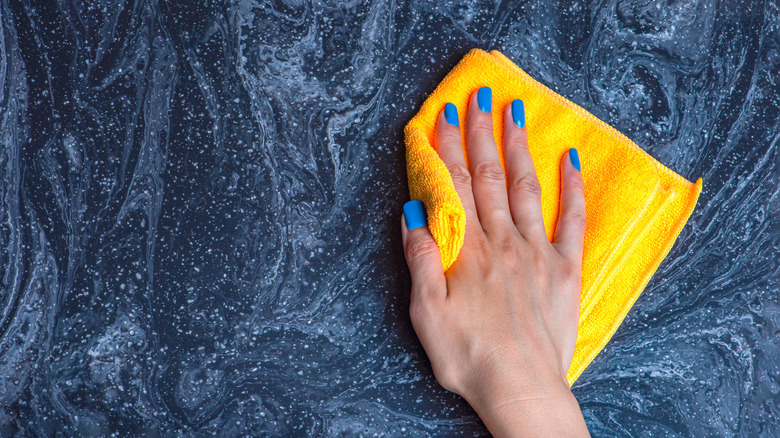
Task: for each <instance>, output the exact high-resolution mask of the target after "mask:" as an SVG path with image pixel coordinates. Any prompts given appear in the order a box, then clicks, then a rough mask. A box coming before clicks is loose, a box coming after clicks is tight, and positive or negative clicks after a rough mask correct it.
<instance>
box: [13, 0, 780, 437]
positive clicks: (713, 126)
mask: <svg viewBox="0 0 780 438" xmlns="http://www.w3.org/2000/svg"><path fill="white" fill-rule="evenodd" d="M779 17H780V9H779V8H778V3H777V2H776V1H775V0H768V1H765V0H764V1H762V0H755V1H754V0H748V1H742V2H737V1H728V0H726V1H721V2H713V1H707V0H699V1H696V0H682V1H655V0H635V1H621V2H616V1H612V0H607V1H601V2H592V3H586V2H582V1H574V2H569V1H547V0H537V1H528V2H519V1H518V2H512V1H501V2H486V1H479V2H449V1H439V2H427V1H401V2H396V1H326V2H322V1H316V2H310V1H302V0H286V1H283V0H276V1H265V2H261V1H249V0H230V1H224V2H217V1H210V0H198V1H171V2H165V1H157V0H135V1H134V0H116V1H98V0H95V1H78V0H72V1H64V0H63V1H59V2H56V1H52V0H2V1H0V21H1V22H2V24H1V30H2V31H1V32H0V50H2V53H0V76H1V77H2V89H0V110H1V111H2V113H1V116H2V117H1V118H0V136H1V138H2V148H0V172H2V180H1V182H0V218H1V220H0V436H33V435H37V436H61V435H64V436H73V435H79V436H107V435H111V434H115V435H116V436H140V435H147V436H171V435H175V436H211V435H213V434H221V435H224V436H239V435H264V436H485V435H487V434H488V433H487V431H486V430H485V429H484V426H483V425H482V423H481V422H480V421H479V418H478V417H477V416H476V415H475V414H474V412H473V411H472V410H471V409H470V407H469V406H468V405H467V404H466V403H465V402H464V401H463V400H462V399H460V398H459V397H458V396H455V395H453V394H451V393H448V392H446V391H444V390H443V389H441V388H440V387H439V386H438V385H437V383H436V381H435V379H434V378H433V376H432V373H431V370H430V365H429V363H428V361H427V359H426V357H425V354H424V352H423V351H422V349H421V347H420V345H419V343H418V341H417V338H416V336H415V335H414V332H413V330H412V327H411V323H410V321H409V318H408V304H407V303H408V295H409V287H410V284H409V279H408V272H407V270H406V265H405V263H404V260H403V255H402V252H401V248H400V233H399V228H400V213H401V206H402V204H403V202H404V201H406V200H407V199H408V191H407V188H406V173H405V163H404V149H403V143H402V128H403V126H404V124H405V122H406V121H407V120H408V119H409V118H410V117H411V116H412V115H413V113H414V112H415V109H416V108H417V107H418V106H419V105H420V103H421V102H422V101H423V99H424V98H425V97H426V95H427V94H428V93H430V92H431V91H432V90H433V88H434V87H435V85H436V84H437V83H438V82H439V81H440V80H441V79H442V78H443V77H444V75H445V74H446V73H447V72H448V71H449V69H450V68H451V67H452V66H453V65H455V63H456V62H457V61H458V60H459V59H460V58H461V57H462V56H463V55H464V54H465V53H466V52H467V51H468V50H469V49H471V48H473V47H480V48H483V49H499V50H501V51H503V52H504V53H505V54H506V55H507V56H509V57H510V58H511V59H513V60H515V61H516V63H517V64H518V65H519V66H520V67H521V68H523V69H525V70H526V71H527V72H529V73H530V74H531V75H532V76H534V77H536V78H537V79H539V80H541V81H542V82H543V83H545V84H547V85H549V86H550V87H552V88H553V89H555V90H557V91H558V92H559V93H561V94H562V95H564V96H566V97H569V98H570V99H572V100H574V101H575V102H577V103H578V104H580V105H582V106H583V107H585V108H586V109H588V110H589V111H591V112H592V113H594V114H595V115H596V116H598V117H600V118H602V119H603V120H605V121H606V122H608V123H610V124H611V125H613V126H615V127H616V128H618V129H619V130H621V131H623V132H624V133H625V134H627V135H628V136H629V137H630V138H632V139H633V140H634V141H636V142H637V143H638V144H639V145H640V147H642V148H643V149H645V150H646V151H647V152H648V153H650V154H651V155H652V156H654V157H656V158H657V159H659V160H660V161H661V162H662V163H664V164H666V165H667V166H669V167H671V168H672V169H674V170H676V171H677V172H679V173H680V174H682V175H683V176H684V177H686V178H688V179H691V180H695V179H696V178H698V177H703V178H704V182H705V183H704V192H703V193H702V196H701V198H700V201H699V205H698V207H697V209H696V211H695V212H694V214H693V216H692V218H691V220H690V222H689V223H688V225H687V226H686V227H685V229H684V230H683V232H682V234H681V236H680V238H679V240H678V241H677V243H676V245H675V247H674V248H673V250H672V251H671V253H670V254H669V256H668V258H667V259H666V260H665V261H664V262H663V263H662V264H661V267H660V269H659V270H658V272H657V273H656V275H655V276H654V277H653V279H652V281H651V282H650V284H649V285H648V287H647V289H646V291H645V293H644V294H643V295H642V296H641V297H640V299H639V300H638V301H637V303H636V306H635V307H634V309H633V310H632V311H631V313H630V314H629V316H628V317H627V319H626V321H625V323H624V324H623V325H622V327H621V328H620V329H619V330H618V332H617V334H616V335H615V337H614V338H613V340H612V341H611V343H610V344H609V345H608V346H607V348H606V349H605V350H604V351H603V352H602V354H601V355H600V356H599V357H598V358H597V359H596V360H595V361H594V362H593V364H592V365H591V366H590V368H589V369H588V370H587V371H586V372H585V373H584V374H583V375H582V377H581V378H580V379H579V381H578V382H577V383H576V385H575V386H574V393H575V395H576V396H577V397H578V399H579V400H580V402H581V405H582V408H583V412H584V415H585V418H586V420H587V423H588V425H589V427H590V428H591V431H592V432H593V434H594V435H595V436H768V437H769V436H778V434H780V425H779V423H780V407H779V406H780V302H779V300H778V275H779V274H780V271H779V269H780V268H779V267H778V265H779V264H780V263H779V262H778V252H779V251H780V248H779V246H780V234H779V232H778V228H777V218H778V215H780V190H779V189H778V143H779V142H780V110H779V109H778V108H779V107H780V98H779V97H778V96H780V84H779V83H778V81H779V80H780V79H779V78H780V18H779ZM528 123H529V124H532V123H533V120H528ZM582 159H583V160H587V157H582Z"/></svg>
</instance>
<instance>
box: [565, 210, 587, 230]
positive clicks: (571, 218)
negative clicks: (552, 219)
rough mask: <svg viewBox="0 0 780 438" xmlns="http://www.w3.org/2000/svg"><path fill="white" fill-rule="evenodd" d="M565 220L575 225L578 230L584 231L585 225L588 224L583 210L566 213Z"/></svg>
mask: <svg viewBox="0 0 780 438" xmlns="http://www.w3.org/2000/svg"><path fill="white" fill-rule="evenodd" d="M566 221H567V222H568V223H569V225H571V226H573V227H576V228H577V229H578V230H580V231H585V227H586V226H587V224H588V219H587V217H586V216H585V213H583V212H579V211H577V212H573V213H569V214H568V215H566Z"/></svg>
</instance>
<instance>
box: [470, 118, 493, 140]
mask: <svg viewBox="0 0 780 438" xmlns="http://www.w3.org/2000/svg"><path fill="white" fill-rule="evenodd" d="M469 128H470V130H471V135H473V136H474V137H477V138H480V139H483V138H484V139H490V140H495V139H494V137H493V119H492V118H490V117H486V118H484V119H478V120H473V121H472V122H471V124H470V125H469Z"/></svg>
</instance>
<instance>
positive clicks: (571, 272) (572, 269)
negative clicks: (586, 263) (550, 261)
mask: <svg viewBox="0 0 780 438" xmlns="http://www.w3.org/2000/svg"><path fill="white" fill-rule="evenodd" d="M559 275H560V277H561V279H563V281H564V282H566V283H569V282H579V280H580V276H581V275H582V273H581V270H580V269H579V268H578V267H577V265H575V264H574V263H563V265H562V266H561V268H560V273H559Z"/></svg>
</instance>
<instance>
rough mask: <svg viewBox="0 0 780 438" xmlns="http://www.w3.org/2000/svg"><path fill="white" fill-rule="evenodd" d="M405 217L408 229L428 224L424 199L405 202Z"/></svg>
mask: <svg viewBox="0 0 780 438" xmlns="http://www.w3.org/2000/svg"><path fill="white" fill-rule="evenodd" d="M404 217H405V218H406V229H407V230H413V229H415V228H419V227H424V226H426V225H427V224H428V222H427V221H426V220H425V207H424V206H423V203H422V201H409V202H407V203H406V204H404Z"/></svg>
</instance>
